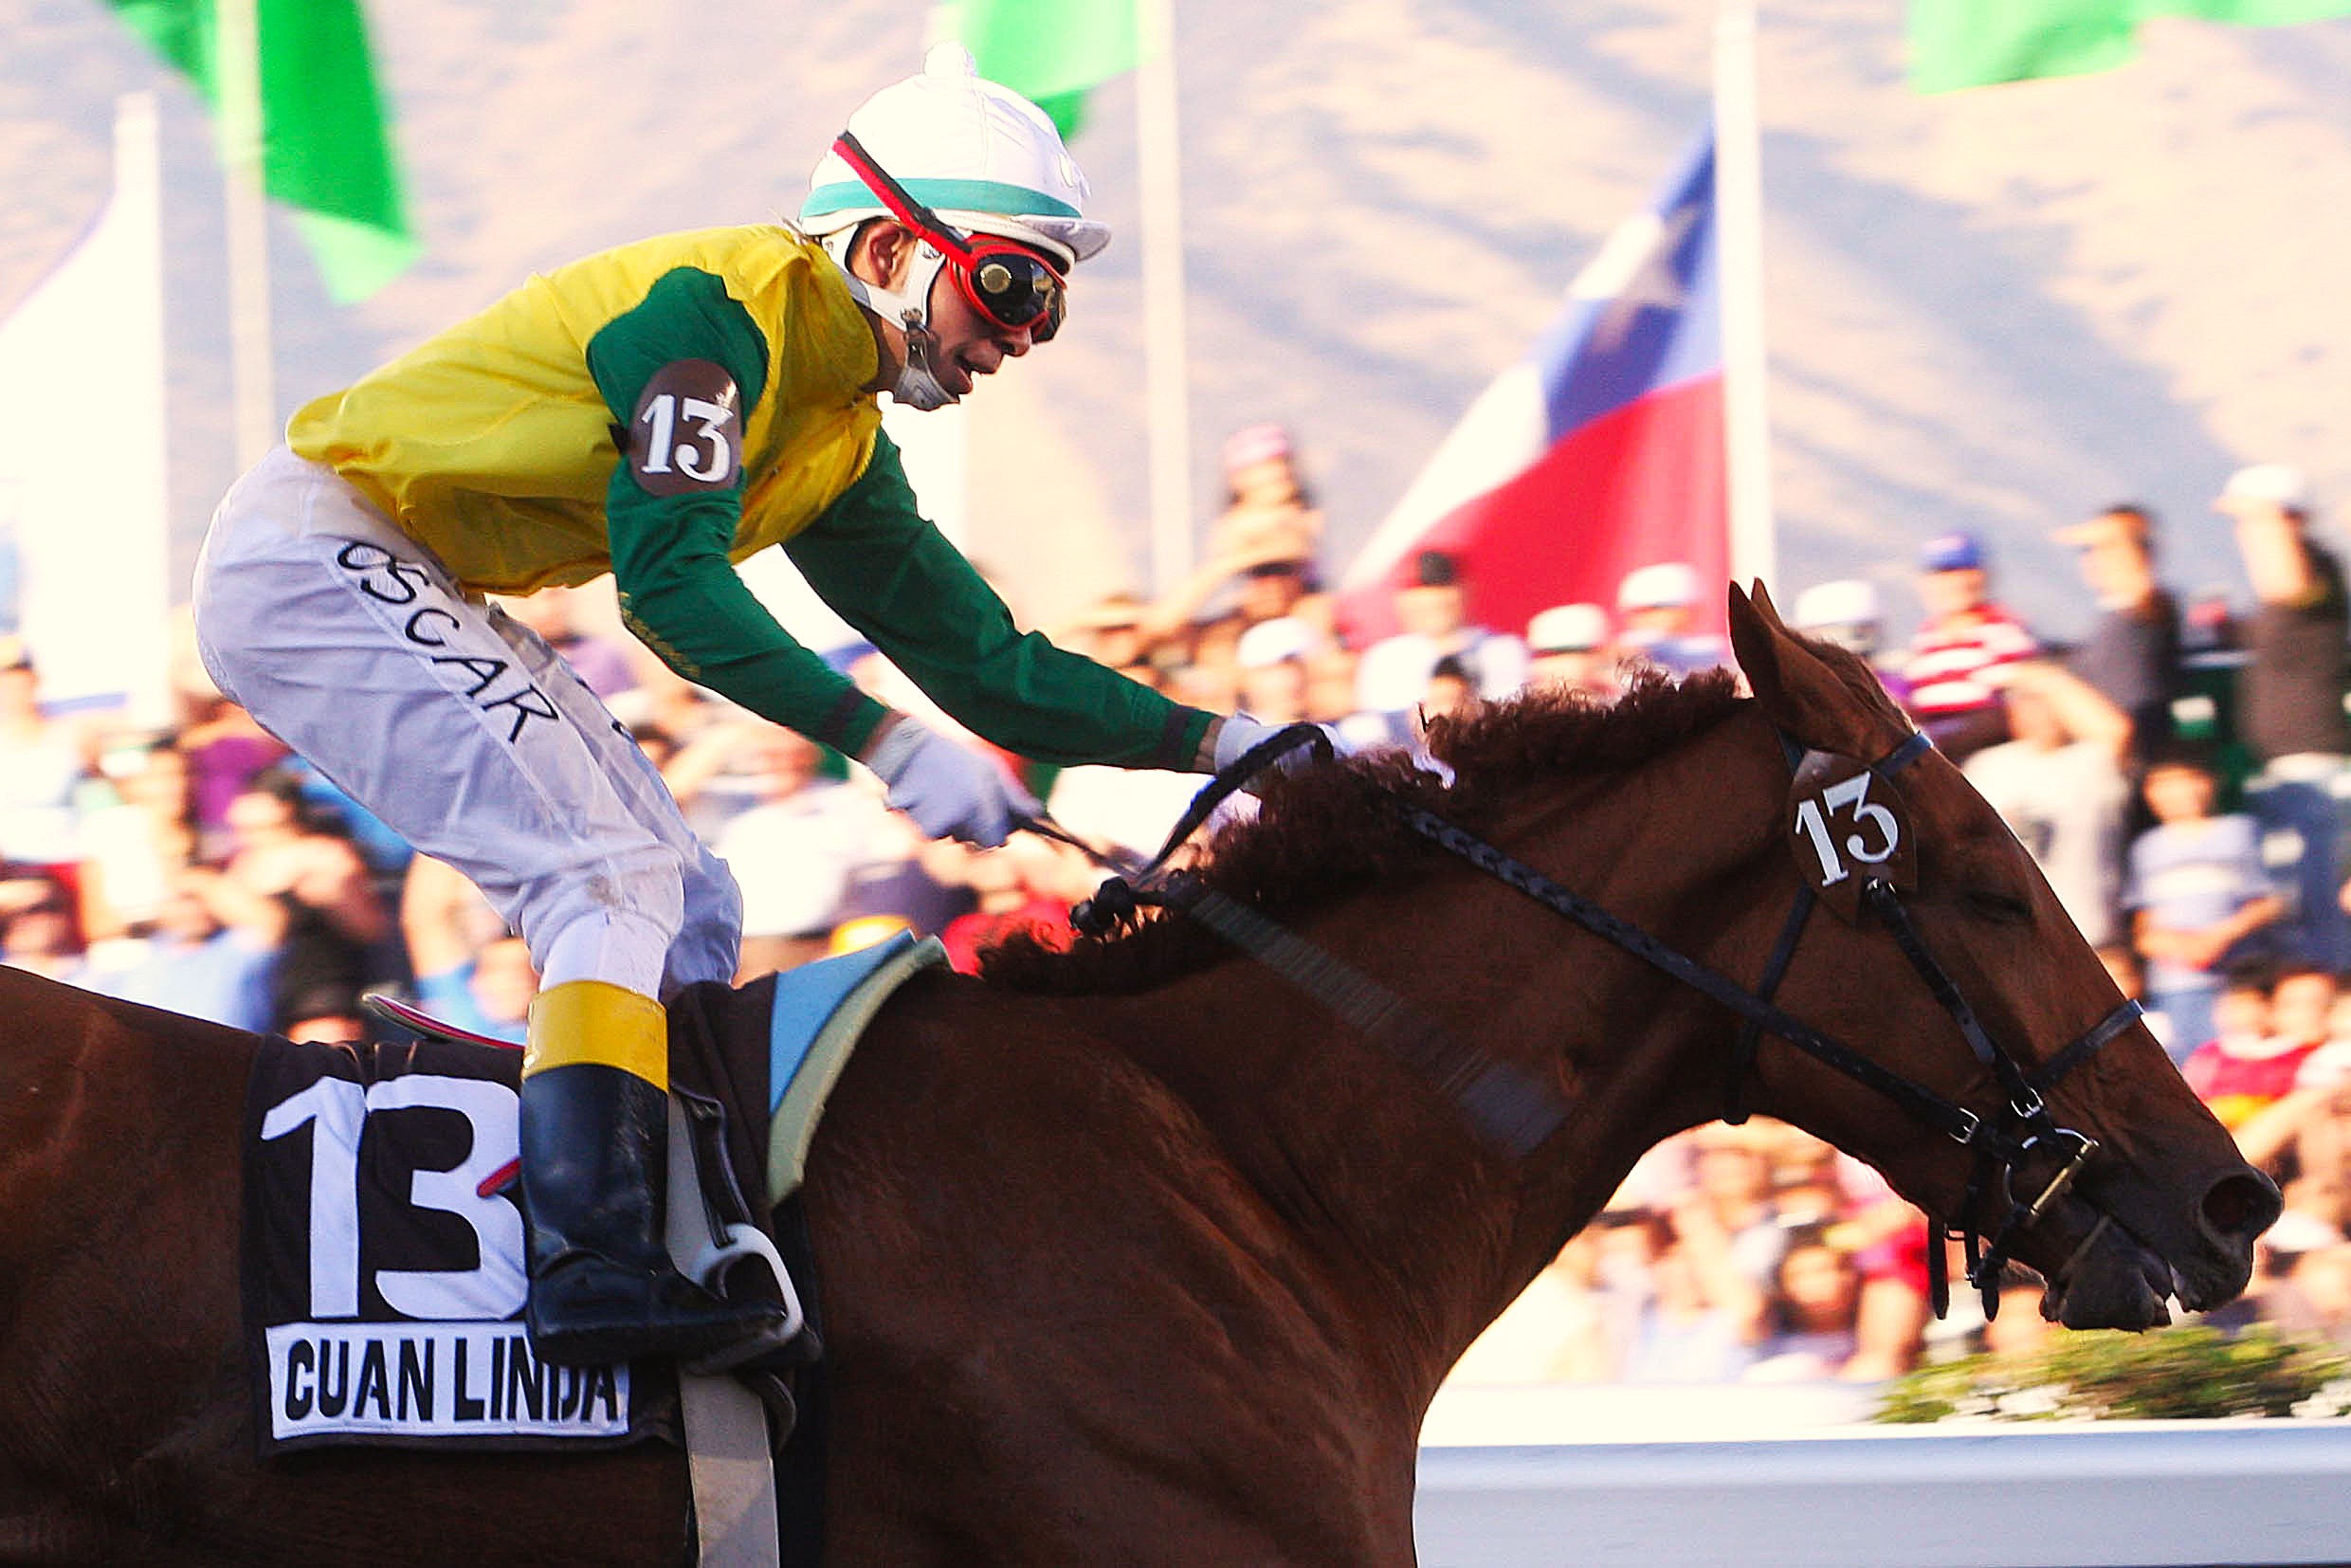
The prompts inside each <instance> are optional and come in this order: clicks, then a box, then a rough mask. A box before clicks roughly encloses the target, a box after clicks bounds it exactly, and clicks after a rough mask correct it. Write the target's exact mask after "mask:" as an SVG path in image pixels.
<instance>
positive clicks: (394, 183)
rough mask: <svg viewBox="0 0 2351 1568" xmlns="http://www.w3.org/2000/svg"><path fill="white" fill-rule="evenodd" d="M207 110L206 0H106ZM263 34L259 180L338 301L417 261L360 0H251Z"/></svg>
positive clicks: (210, 75) (210, 40) (209, 38)
mask: <svg viewBox="0 0 2351 1568" xmlns="http://www.w3.org/2000/svg"><path fill="white" fill-rule="evenodd" d="M107 4H109V5H110V6H112V7H113V8H114V9H115V11H116V13H117V14H118V15H119V16H120V17H121V18H122V20H123V22H124V23H125V24H126V25H128V26H129V27H131V29H132V30H133V31H135V32H137V34H138V35H139V36H140V37H142V38H144V39H146V40H147V42H148V44H149V45H151V46H153V47H154V48H155V52H156V53H157V54H160V55H161V56H163V58H164V59H166V60H168V61H170V62H171V63H172V64H174V65H176V66H178V67H179V68H180V69H181V70H182V71H185V72H186V73H187V74H188V76H189V78H190V79H191V81H193V82H195V85H196V90H197V91H198V92H199V93H201V94H202V95H203V96H204V100H205V101H206V102H207V103H209V104H210V105H212V107H213V109H214V110H215V111H217V110H218V109H219V107H220V86H219V79H218V74H217V70H216V61H215V58H214V57H215V54H216V52H217V47H216V28H215V27H214V22H213V9H212V0H107ZM254 5H255V8H256V25H257V26H258V27H259V29H260V33H261V83H262V89H261V91H262V120H263V125H264V135H263V155H262V170H263V184H264V187H265V188H266V189H267V191H268V192H269V194H270V195H272V196H274V197H276V198H277V199H278V200H280V201H282V202H284V203H285V204H286V205H287V206H289V207H293V208H295V209H297V210H299V211H300V213H301V217H300V220H299V221H300V224H301V230H302V238H303V239H304V240H305V241H307V242H308V243H309V246H310V252H311V255H312V256H313V257H314V258H315V259H316V260H317V262H318V264H319V274H320V276H321V277H322V278H323V279H324V280H325V282H326V288H327V293H328V295H329V296H331V297H332V298H333V299H334V301H335V302H336V303H337V304H349V303H351V302H352V301H355V300H362V299H365V298H366V297H367V296H368V295H370V294H373V293H374V292H375V291H376V290H377V289H379V288H381V287H382V286H383V285H384V284H385V283H389V282H391V281H392V278H394V277H395V276H397V275H398V274H399V273H400V272H401V271H402V270H403V269H404V268H406V267H407V266H408V264H410V262H412V261H414V260H415V259H416V255H417V252H418V250H419V248H420V247H419V246H418V245H417V242H416V238H415V236H414V234H413V233H412V232H411V231H410V228H409V219H408V210H407V206H406V203H405V202H404V201H403V199H402V197H401V192H400V174H399V171H398V170H397V169H396V168H395V167H394V166H393V164H392V135H391V131H390V129H389V127H388V126H387V125H386V124H385V121H384V104H383V100H382V98H381V97H380V96H378V94H377V93H376V90H375V70H374V65H373V64H371V63H370V61H369V59H368V46H367V25H366V23H365V21H364V20H362V18H361V17H360V15H359V7H358V0H254Z"/></svg>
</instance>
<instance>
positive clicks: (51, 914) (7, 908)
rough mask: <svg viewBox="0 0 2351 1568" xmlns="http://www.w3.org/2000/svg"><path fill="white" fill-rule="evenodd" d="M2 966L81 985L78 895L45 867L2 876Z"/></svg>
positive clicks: (0, 947) (0, 917)
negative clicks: (76, 927)
mask: <svg viewBox="0 0 2351 1568" xmlns="http://www.w3.org/2000/svg"><path fill="white" fill-rule="evenodd" d="M0 964H6V965H8V966H9V968H10V969H22V970H25V971H27V972H28V973H31V974H34V975H43V976H45V977H46V978H48V979H52V980H64V981H67V982H71V983H79V982H80V980H81V978H82V943H81V940H80V939H79V937H78V936H77V934H76V932H75V930H74V910H73V896H72V895H71V894H70V893H68V892H67V891H66V889H65V884H64V883H63V882H61V881H59V880H58V879H57V878H56V877H54V876H51V875H49V874H48V873H47V872H46V871H37V870H36V871H34V872H32V873H30V874H28V875H21V876H20V875H7V876H0Z"/></svg>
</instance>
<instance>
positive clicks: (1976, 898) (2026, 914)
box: [1966, 887, 2032, 925]
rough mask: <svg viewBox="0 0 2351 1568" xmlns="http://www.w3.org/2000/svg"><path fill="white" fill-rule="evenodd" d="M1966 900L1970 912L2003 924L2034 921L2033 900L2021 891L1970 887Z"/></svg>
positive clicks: (2024, 923) (2026, 923)
mask: <svg viewBox="0 0 2351 1568" xmlns="http://www.w3.org/2000/svg"><path fill="white" fill-rule="evenodd" d="M1966 902H1967V911H1968V913H1969V914H1971V915H1976V916H1978V917H1980V918H1981V919H1984V920H1987V921H1996V922H1997V923H1999V924H2001V925H2030V924H2031V923H2032V901H2031V900H2029V899H2027V898H2025V897H2024V895H2022V894H2021V893H2011V892H2008V891H2005V890H2004V889H2000V888H1993V887H1973V888H1970V889H1968V892H1967V898H1966Z"/></svg>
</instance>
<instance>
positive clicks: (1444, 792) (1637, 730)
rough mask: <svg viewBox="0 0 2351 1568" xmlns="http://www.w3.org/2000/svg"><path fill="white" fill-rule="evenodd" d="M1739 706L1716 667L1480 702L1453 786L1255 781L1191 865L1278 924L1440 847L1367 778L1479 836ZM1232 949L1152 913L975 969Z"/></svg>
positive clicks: (1068, 981)
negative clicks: (1569, 785) (1532, 795)
mask: <svg viewBox="0 0 2351 1568" xmlns="http://www.w3.org/2000/svg"><path fill="white" fill-rule="evenodd" d="M1856 663H1858V661H1856ZM1883 700H1884V699H1883V696H1881V697H1880V701H1883ZM1741 701H1742V700H1741V699H1740V697H1739V696H1738V681H1737V677H1735V676H1734V675H1732V674H1731V673H1730V672H1729V671H1728V670H1709V671H1707V672H1706V673H1704V674H1702V675H1698V676H1693V677H1692V678H1690V679H1689V680H1687V681H1685V682H1682V683H1681V684H1674V683H1673V682H1671V681H1669V680H1668V679H1666V678H1665V677H1663V676H1661V675H1655V674H1650V675H1646V676H1643V677H1641V678H1640V679H1638V680H1636V681H1635V683H1634V684H1633V685H1632V687H1631V689H1630V690H1629V691H1627V692H1626V693H1625V694H1624V695H1623V696H1621V697H1619V698H1618V699H1617V700H1616V701H1614V702H1610V703H1607V704H1600V703H1595V702H1592V701H1591V700H1590V699H1588V698H1586V697H1583V696H1581V695H1579V694H1576V693H1573V692H1568V691H1563V690H1559V689H1557V688H1538V689H1534V690H1529V691H1526V692H1522V693H1521V694H1520V695H1518V696H1516V697H1513V698H1511V699H1509V700H1507V701H1504V702H1496V703H1478V704H1473V705H1472V706H1471V707H1470V708H1468V709H1467V710H1466V711H1464V712H1462V713H1460V714H1456V715H1449V716H1447V717H1444V718H1440V719H1435V720H1431V722H1430V725H1429V736H1428V746H1429V752H1430V755H1431V756H1432V757H1436V758H1437V759H1439V760H1440V761H1442V762H1444V763H1445V764H1446V766H1448V767H1449V768H1450V769H1452V770H1453V775H1454V776H1453V779H1452V781H1451V782H1450V783H1447V782H1446V781H1445V780H1444V779H1442V778H1441V777H1439V776H1438V775H1436V774H1434V773H1431V772H1429V771H1428V770H1426V769H1425V768H1422V767H1420V766H1419V765H1418V764H1416V763H1415V762H1414V761H1413V760H1412V757H1409V756H1407V755H1405V754H1404V753H1402V752H1400V751H1387V752H1380V753H1374V754H1367V755H1365V756H1362V757H1347V758H1344V759H1342V760H1340V761H1339V762H1337V763H1335V764H1332V765H1330V766H1327V767H1321V768H1309V769H1303V770H1301V771H1300V772H1298V773H1296V774H1292V775H1283V776H1280V777H1276V778H1274V779H1271V780H1269V781H1267V782H1266V783H1264V784H1262V785H1260V789H1261V790H1262V792H1263V798H1262V805H1261V809H1260V810H1259V811H1258V812H1257V814H1256V816H1255V817H1253V818H1251V819H1248V820H1244V821H1236V822H1233V823H1231V824H1230V825H1228V826H1226V827H1225V828H1223V829H1221V830H1218V831H1217V833H1216V834H1215V836H1214V838H1213V839H1212V842H1211V843H1210V845H1209V848H1208V851H1207V854H1206V856H1205V857H1204V858H1203V860H1202V861H1201V862H1200V863H1199V864H1198V865H1197V866H1195V867H1194V870H1195V871H1196V873H1197V874H1198V876H1199V877H1200V878H1201V880H1202V881H1204V882H1206V883H1207V884H1209V885H1211V886H1212V887H1214V888H1215V889H1216V890H1217V891H1219V892H1221V893H1224V894H1226V895H1228V896H1229V897H1231V898H1233V899H1236V900H1239V901H1240V902H1242V903H1248V904H1251V905H1254V906H1255V907H1257V908H1259V909H1263V910H1265V911H1266V912H1267V913H1268V914H1271V915H1274V916H1276V917H1279V916H1281V915H1282V914H1284V913H1285V912H1286V911H1290V910H1294V909H1297V908H1299V907H1300V906H1302V905H1303V904H1305V903H1309V902H1318V901H1321V900H1323V899H1327V898H1330V897H1332V896H1333V895H1336V894H1339V893H1342V892H1345V891H1348V890H1350V889H1353V888H1357V887H1360V886H1363V885H1364V884H1369V883H1373V882H1376V881H1381V880H1383V879H1388V878H1392V877H1395V876H1397V875H1399V874H1402V873H1405V872H1407V871H1409V870H1411V869H1412V868H1414V867H1417V866H1427V865H1430V864H1431V863H1432V859H1433V857H1435V856H1437V855H1440V854H1441V853H1442V851H1440V850H1437V849H1435V848H1432V847H1431V845H1429V843H1428V842H1427V841H1426V840H1424V839H1422V838H1420V837H1419V836H1418V835H1416V834H1414V833H1412V831H1410V830H1408V829H1406V828H1405V827H1403V825H1402V824H1400V823H1399V822H1397V821H1396V820H1395V818H1394V813H1393V812H1392V811H1388V810H1387V809H1385V808H1384V807H1382V806H1381V805H1380V804H1379V802H1378V800H1377V797H1376V794H1375V793H1374V792H1373V791H1371V790H1369V789H1366V788H1365V787H1364V784H1365V782H1366V781H1367V780H1369V781H1373V782H1376V783H1378V784H1381V785H1385V786H1386V787H1387V788H1388V789H1389V790H1390V791H1392V792H1393V793H1395V794H1397V795H1400V796H1402V797H1403V798H1404V799H1406V800H1408V801H1410V802H1412V804H1414V805H1417V806H1421V807H1423V808H1425V809H1427V810H1429V811H1434V812H1437V813H1439V814H1441V815H1442V816H1444V817H1445V818H1446V820H1448V821H1449V822H1452V823H1454V824H1455V825H1457V826H1459V827H1461V828H1463V829H1465V830H1468V831H1470V832H1478V831H1481V830H1484V829H1485V827H1487V826H1488V825H1490V824H1491V823H1492V822H1493V820H1494V819H1495V818H1496V817H1497V816H1498V815H1499V814H1500V813H1501V812H1502V811H1504V809H1505V808H1506V807H1507V806H1508V805H1509V804H1510V803H1511V802H1513V801H1515V800H1518V799H1520V798H1522V796H1523V794H1524V792H1525V791H1526V790H1527V788H1528V787H1530V786H1532V785H1535V784H1538V783H1549V784H1552V785H1555V786H1556V785H1557V784H1558V782H1559V781H1560V780H1561V779H1562V778H1563V777H1576V776H1583V775H1601V774H1608V773H1616V772H1622V771H1624V770H1626V769H1629V768H1633V767H1637V766H1639V765H1640V764H1642V763H1644V762H1647V761H1648V760H1649V759H1650V758H1651V757H1657V756H1659V755H1660V754H1662V753H1664V752H1666V751H1668V750H1670V749H1672V748H1673V747H1675V746H1678V745H1680V744H1681V743H1682V742H1683V741H1685V740H1687V739H1689V738H1691V737H1693V736H1695V735H1698V734H1701V733H1702V732H1704V731H1706V730H1710V729H1712V728H1713V727H1714V726H1715V725H1717V724H1719V723H1721V722H1722V720H1725V719H1727V718H1728V717H1729V716H1730V715H1731V714H1732V713H1733V712H1734V711H1735V710H1736V709H1737V708H1738V707H1739V706H1740V702H1741ZM1055 936H1056V937H1058V936H1059V934H1058V933H1056V934H1055ZM1230 952H1231V949H1230V947H1228V946H1226V945H1225V944H1224V943H1223V941H1222V940H1221V939H1218V938H1217V937H1215V936H1213V935H1212V934H1211V933H1210V932H1209V931H1207V930H1206V929H1205V928H1204V927H1202V926H1201V925H1200V924H1199V922H1198V921H1190V920H1185V919H1182V918H1179V917H1176V918H1171V917H1167V916H1164V915H1162V914H1160V913H1158V912H1157V911H1146V912H1145V913H1144V914H1143V916H1142V917H1141V919H1140V920H1139V921H1137V922H1135V923H1134V924H1133V925H1132V926H1131V927H1129V928H1127V929H1125V930H1122V931H1119V932H1116V933H1114V934H1112V935H1110V936H1108V937H1103V938H1092V937H1079V938H1076V939H1074V941H1071V942H1070V943H1069V945H1068V946H1067V947H1066V949H1065V948H1064V947H1062V946H1060V945H1058V944H1057V942H1055V941H1053V940H1041V939H1038V938H1037V937H1035V936H1031V935H1028V934H1023V935H1019V936H1015V937H1013V938H1011V939H1008V940H1006V941H1005V942H1003V943H1001V944H999V945H998V946H996V947H994V948H993V949H992V950H990V951H989V952H988V953H987V954H986V955H985V957H984V959H983V965H982V970H981V974H982V975H983V976H984V977H985V978H986V979H987V980H989V981H991V982H993V983H994V984H998V985H1004V986H1008V987H1011V988H1012V989H1015V990H1020V991H1034V992H1053V993H1064V994H1076V993H1103V992H1121V993H1122V992H1131V991H1139V990H1141V989H1143V988H1145V987H1147V986H1152V985H1157V984H1159V983H1161V982H1162V981H1165V980H1169V979H1172V978H1174V977H1175V976H1176V975H1183V974H1187V973H1190V972H1191V971H1193V970H1195V969H1198V968H1200V967H1202V966H1204V965H1206V964H1207V963H1209V962H1210V961H1212V959H1214V958H1216V957H1223V956H1226V955H1229V954H1230Z"/></svg>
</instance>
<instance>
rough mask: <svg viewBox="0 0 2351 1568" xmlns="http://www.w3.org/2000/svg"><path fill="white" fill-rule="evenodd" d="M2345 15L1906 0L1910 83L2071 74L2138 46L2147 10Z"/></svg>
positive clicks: (2343, 0)
mask: <svg viewBox="0 0 2351 1568" xmlns="http://www.w3.org/2000/svg"><path fill="white" fill-rule="evenodd" d="M2345 15H2351V0H1910V84H1911V85H1912V86H1914V87H1916V88H1917V89H1918V90H1919V91H1920V92H1923V93H1940V92H1948V91H1950V90H1951V89H1953V88H1955V87H1980V86H1984V85H1986V84H1988V83H1990V82H2022V81H2024V80H2026V79H2027V78H2029V77H2041V76H2079V75H2082V74H2084V73H2085V72H2088V71H2103V70H2106V69H2108V68H2110V67H2112V66H2116V65H2120V64H2123V63H2124V62H2126V61H2128V60H2130V59H2131V58H2132V57H2133V56H2135V55H2136V54H2137V53H2138V52H2139V40H2138V30H2139V24H2140V23H2141V22H2143V21H2145V20H2146V19H2147V18H2148V17H2150V16H2194V17H2200V18H2202V19H2204V20H2205V21H2208V22H2233V23H2236V24H2238V25H2240V26H2243V27H2278V26H2282V25H2285V24H2287V23H2293V22H2316V21H2320V20H2322V19H2324V18H2326V17H2330V16H2345Z"/></svg>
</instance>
